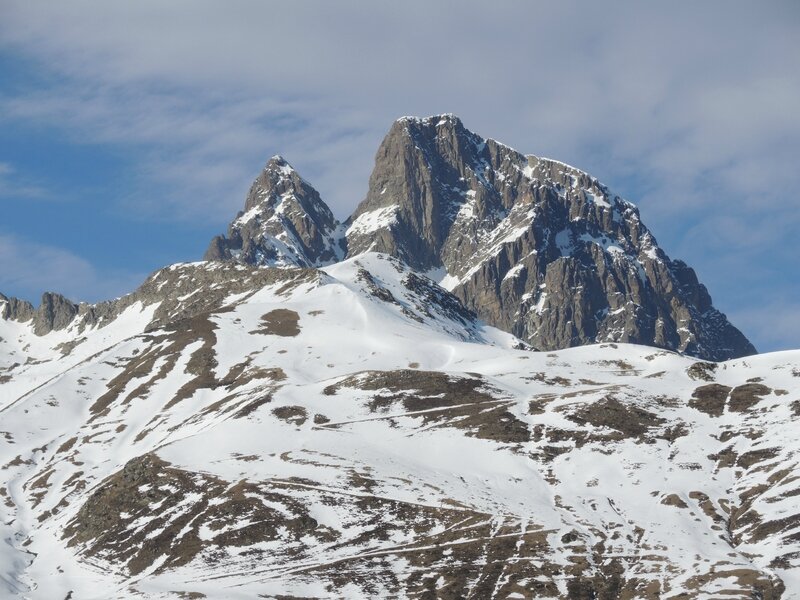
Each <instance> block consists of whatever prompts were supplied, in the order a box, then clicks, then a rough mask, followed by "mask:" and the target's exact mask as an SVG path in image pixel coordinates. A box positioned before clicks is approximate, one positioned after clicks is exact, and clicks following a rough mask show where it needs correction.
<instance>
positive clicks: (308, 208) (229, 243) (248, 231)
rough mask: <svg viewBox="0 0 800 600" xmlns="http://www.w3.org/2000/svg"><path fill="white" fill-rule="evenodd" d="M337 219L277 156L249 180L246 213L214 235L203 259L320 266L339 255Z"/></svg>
mask: <svg viewBox="0 0 800 600" xmlns="http://www.w3.org/2000/svg"><path fill="white" fill-rule="evenodd" d="M338 230H339V223H338V221H337V220H336V219H335V218H334V216H333V214H332V213H331V211H330V209H329V208H328V207H327V205H326V204H325V203H324V202H322V200H321V199H320V197H319V194H318V193H317V191H316V190H315V189H314V188H313V187H311V185H310V184H309V183H308V182H306V181H305V180H304V179H303V178H302V177H300V175H298V173H297V171H295V170H294V169H293V168H292V166H291V165H290V164H289V163H288V162H286V160H285V159H284V158H283V157H281V156H273V157H272V158H271V159H270V160H269V162H268V163H267V165H266V166H265V167H264V170H263V171H262V172H261V173H260V174H259V176H258V177H257V178H256V180H255V181H254V182H253V185H252V187H251V188H250V192H249V193H248V194H247V201H246V202H245V205H244V212H241V213H239V214H238V215H237V217H236V219H234V221H233V222H232V223H231V224H230V226H229V227H228V234H227V236H217V237H215V238H214V239H213V240H212V241H211V244H210V245H209V247H208V250H207V251H206V254H205V260H233V261H236V262H239V263H242V264H250V265H267V266H275V267H285V266H291V267H319V266H322V265H326V264H330V263H332V262H335V261H336V260H338V259H340V258H341V257H342V254H343V250H342V248H341V246H340V236H339V235H338Z"/></svg>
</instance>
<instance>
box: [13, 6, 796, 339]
mask: <svg viewBox="0 0 800 600" xmlns="http://www.w3.org/2000/svg"><path fill="white" fill-rule="evenodd" d="M798 6H800V5H798V4H797V3H796V2H789V1H787V2H775V3H770V5H769V9H767V8H766V7H765V6H763V5H757V4H754V3H747V2H737V1H734V2H704V3H690V2H674V3H648V4H642V3H640V2H628V1H624V2H615V3H589V2H559V3H539V2H537V3H531V2H523V1H517V0H508V1H505V2H498V3H491V4H487V3H486V2H477V1H462V2H455V1H442V2H435V3H434V2H421V1H412V2H403V3H363V2H355V1H344V2H336V3H332V2H323V1H309V2H302V3H299V2H298V3H285V2H284V3H278V2H255V1H241V0H234V1H232V2H228V3H225V4H224V5H222V4H219V3H217V2H210V1H208V2H204V1H193V2H189V1H175V2H170V3H162V2H159V3H156V2H152V1H143V2H136V3H124V4H123V3H106V2H88V1H84V2H81V1H76V2H70V3H59V2H42V3H31V2H25V1H16V0H6V2H4V9H3V12H4V15H3V19H2V23H1V24H0V40H2V42H0V44H1V46H0V47H2V48H4V49H5V51H7V52H13V53H16V54H17V55H20V56H25V57H27V58H28V59H30V60H32V61H34V62H35V64H36V65H38V66H37V68H38V69H41V73H42V74H43V75H42V78H41V81H39V82H38V83H37V84H36V85H31V86H28V87H26V88H25V89H22V90H16V91H14V92H12V93H0V115H4V116H0V119H5V120H7V121H14V122H15V123H20V122H30V123H37V124H43V123H44V124H48V126H50V127H55V128H58V130H59V131H61V132H63V134H64V135H66V136H68V137H70V138H71V139H73V140H74V141H75V143H93V144H105V145H109V146H114V147H123V148H126V149H128V151H129V157H130V158H129V161H130V164H129V168H130V170H131V171H132V172H135V173H136V178H135V181H136V184H135V186H134V187H133V188H132V189H131V190H128V191H127V193H126V194H124V195H120V197H119V198H118V199H117V201H118V202H121V203H122V204H123V205H122V206H121V210H129V211H130V212H131V214H135V215H137V217H136V218H145V219H172V220H175V221H176V222H177V223H180V222H181V221H187V222H189V221H197V220H198V219H200V220H203V219H205V220H208V221H210V222H215V223H219V227H220V229H221V228H222V226H223V224H224V222H225V221H226V220H227V219H228V218H229V217H230V216H231V215H232V213H234V212H235V211H236V210H238V209H239V208H240V207H241V203H242V198H243V194H244V192H245V191H246V188H247V186H248V184H249V182H250V180H252V178H253V177H254V175H255V172H256V171H257V169H258V168H259V167H260V166H261V164H263V162H265V161H266V159H267V158H268V157H269V156H270V155H272V154H275V153H281V154H283V155H284V156H286V157H287V158H288V159H289V160H290V161H291V162H292V163H293V164H294V165H295V167H297V168H298V169H299V170H300V171H301V173H303V174H304V175H305V176H306V177H307V178H308V179H309V180H310V181H311V182H312V183H314V184H315V185H316V187H317V188H318V189H319V190H320V192H321V194H322V196H323V198H325V199H326V201H328V203H329V204H330V205H331V207H332V208H333V210H334V212H335V213H336V214H337V215H338V216H340V217H342V216H346V215H347V214H349V212H350V211H351V210H352V209H353V207H354V206H355V204H356V203H357V202H358V201H359V200H360V199H361V198H362V197H363V195H364V194H365V192H366V186H367V179H368V176H369V171H370V169H371V165H372V157H373V154H374V152H375V150H376V149H377V146H378V143H379V142H380V139H381V137H382V135H383V134H384V133H385V131H386V130H387V129H388V127H389V125H390V124H391V121H392V120H393V119H395V118H397V117H398V116H400V115H403V114H433V113H438V112H455V113H457V114H459V115H460V116H461V117H462V119H463V120H464V122H465V124H466V125H467V126H468V127H470V128H471V129H473V130H475V131H477V132H478V133H481V134H483V135H486V136H491V137H495V138H497V139H500V140H502V141H504V142H506V143H508V144H510V145H512V146H514V147H516V148H518V149H519V150H521V151H523V152H528V153H534V154H540V155H545V156H551V157H554V158H558V159H560V160H564V161H566V162H569V163H571V164H575V165H576V166H579V167H581V168H584V169H586V170H588V171H590V172H592V173H593V174H595V175H596V176H598V177H599V178H601V179H602V180H604V181H605V182H606V183H608V184H609V185H611V187H613V188H615V189H616V190H617V191H618V192H619V193H621V194H622V195H624V196H626V197H628V198H629V199H630V200H632V201H634V202H636V203H638V204H639V205H640V206H641V208H642V212H643V216H644V218H645V220H646V222H647V223H648V224H649V225H650V226H651V228H652V229H653V230H654V231H655V233H656V235H657V236H658V237H659V241H660V242H661V243H662V245H664V246H665V248H666V249H667V250H668V251H669V252H670V253H671V254H673V255H675V256H680V257H682V258H686V259H687V260H688V261H689V262H690V263H691V264H693V265H694V266H696V268H697V269H698V271H699V273H700V275H701V278H702V279H703V280H704V281H706V283H707V284H708V285H709V287H710V289H711V292H712V294H713V295H714V296H715V299H716V300H717V303H718V304H720V305H721V308H722V309H723V310H729V312H735V311H740V312H741V314H745V311H750V310H753V311H758V310H759V308H758V307H757V306H756V305H754V304H753V300H752V299H751V296H752V294H751V293H750V290H751V289H752V287H753V286H755V285H758V286H762V289H767V290H771V293H773V294H774V295H776V296H781V297H792V296H793V295H796V292H800V290H798V289H797V286H798V284H797V281H796V280H797V279H798V278H797V276H796V273H797V271H796V267H794V269H795V270H794V271H793V273H794V274H795V276H794V277H789V278H788V279H790V281H786V282H782V281H780V277H778V278H777V279H776V278H774V277H773V275H772V274H771V275H769V277H766V276H765V268H766V267H765V265H769V263H776V264H779V265H783V266H784V274H785V273H786V269H790V268H792V267H793V266H794V265H795V264H796V261H797V259H798V258H800V256H799V255H798V250H797V245H796V243H794V241H793V235H794V234H793V232H794V231H795V230H796V228H797V227H798V225H800V201H798V198H797V192H796V190H798V189H800V170H799V169H797V168H796V165H795V163H796V157H797V156H798V154H800V118H798V116H797V107H798V106H800V75H798V72H800V68H798V67H799V66H800V65H798V64H797V57H798V56H800V9H799V8H798ZM178 226H179V225H178ZM766 270H767V271H769V269H768V268H766ZM747 314H750V313H747ZM776 319H777V317H776ZM751 322H753V323H755V322H756V321H751ZM776 323H777V321H776V322H774V323H773V326H774V325H776ZM746 333H748V334H749V335H751V336H752V337H754V338H755V340H756V342H758V339H759V334H758V332H753V331H746ZM764 339H767V338H764ZM771 343H772V342H770V344H771ZM795 345H798V344H797V343H796V344H795Z"/></svg>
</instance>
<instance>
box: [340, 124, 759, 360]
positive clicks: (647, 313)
mask: <svg viewBox="0 0 800 600" xmlns="http://www.w3.org/2000/svg"><path fill="white" fill-rule="evenodd" d="M347 226H348V229H347V234H346V235H347V246H348V255H349V256H353V255H356V254H359V253H361V252H365V251H368V250H371V251H377V252H385V253H388V254H392V255H394V256H397V257H399V258H401V259H402V260H403V261H405V262H406V263H407V264H409V265H410V266H411V267H413V268H415V269H417V270H419V271H422V272H426V273H428V275H429V276H431V277H432V278H434V279H436V280H437V281H438V282H439V283H441V284H442V286H443V287H445V288H447V289H449V290H451V291H452V292H453V293H454V294H455V295H456V296H457V297H458V298H459V299H461V301H462V302H463V303H464V304H465V305H466V306H467V307H468V308H470V309H472V310H474V311H476V312H477V313H478V315H479V316H481V317H482V318H483V319H485V320H486V321H487V322H489V323H490V324H492V325H495V326H496V327H499V328H501V329H504V330H506V331H510V332H512V333H514V334H515V335H517V336H518V337H520V338H522V339H523V340H525V341H527V342H529V343H530V344H531V345H532V346H534V347H535V348H538V349H541V350H553V349H558V348H565V347H570V346H577V345H582V344H590V343H594V342H631V343H638V344H647V345H652V346H657V347H661V348H668V349H671V350H678V351H681V352H685V353H687V354H691V355H694V356H698V357H701V358H705V359H711V360H725V359H729V358H732V357H738V356H744V355H748V354H753V353H755V352H756V350H755V348H754V347H753V345H752V344H750V342H749V341H748V340H747V339H746V338H745V337H744V336H743V335H742V333H741V332H740V331H739V330H738V329H736V328H735V327H734V326H733V325H731V324H730V323H729V322H728V320H727V319H726V317H725V315H723V314H722V313H720V312H719V311H718V310H716V309H715V308H714V307H713V306H712V304H711V298H710V296H709V294H708V291H707V290H706V288H705V286H703V285H702V284H700V283H699V282H698V281H697V277H696V275H695V273H694V271H693V270H692V269H691V268H690V267H688V266H687V265H686V264H685V263H683V262H681V261H673V260H670V258H669V257H667V256H666V254H665V253H664V252H663V251H662V250H661V249H660V248H659V247H658V245H657V243H656V240H655V238H654V237H653V236H652V234H651V233H650V232H649V231H648V230H647V228H646V227H645V226H644V224H643V223H642V222H641V220H640V219H639V211H638V210H637V208H636V207H635V206H634V205H632V204H631V203H629V202H627V201H625V200H623V199H621V198H620V197H619V196H617V195H615V194H614V193H613V192H611V191H610V190H609V189H608V188H607V187H606V186H604V185H603V184H601V183H600V182H599V181H598V180H597V179H595V178H594V177H592V176H590V175H588V174H586V173H584V172H582V171H580V170H578V169H575V168H573V167H571V166H569V165H566V164H564V163H561V162H558V161H554V160H550V159H546V158H540V157H536V156H532V155H529V156H525V155H522V154H520V153H519V152H517V151H515V150H513V149H511V148H509V147H507V146H504V145H503V144H500V143H498V142H496V141H494V140H491V139H483V138H481V137H480V136H478V135H476V134H474V133H472V132H471V131H469V130H467V129H466V128H465V127H464V126H463V124H462V123H461V121H460V120H459V119H458V118H457V117H455V116H452V115H442V116H437V117H430V118H424V119H419V118H410V117H405V118H402V119H400V120H398V121H396V122H395V123H394V125H393V126H392V128H391V130H390V131H389V133H388V135H387V136H386V138H385V139H384V140H383V142H382V144H381V146H380V148H379V149H378V153H377V155H376V158H375V168H374V170H373V172H372V176H371V177H370V184H369V191H368V193H367V197H366V199H365V200H364V201H363V202H362V203H361V204H360V205H359V207H358V208H357V209H356V211H355V213H354V214H353V216H352V217H351V218H350V219H349V220H348V222H347Z"/></svg>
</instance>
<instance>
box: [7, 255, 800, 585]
mask: <svg viewBox="0 0 800 600" xmlns="http://www.w3.org/2000/svg"><path fill="white" fill-rule="evenodd" d="M206 268H208V267H207V265H206V264H204V263H197V264H193V265H184V266H181V267H179V268H178V269H177V271H176V273H180V275H179V276H180V277H189V278H191V277H192V273H194V272H196V271H200V270H203V269H206ZM301 274H302V277H301V276H300V275H301ZM409 281H410V280H409V273H408V272H407V271H406V270H405V269H404V268H403V267H401V266H400V265H399V264H398V263H396V262H395V261H393V260H390V259H387V258H385V257H383V256H381V255H376V254H367V255H363V256H359V257H357V258H355V259H350V260H348V261H345V262H342V263H339V264H336V265H334V266H331V267H328V268H325V269H324V270H323V272H322V273H320V274H319V275H318V276H316V277H308V275H307V272H303V271H298V278H297V282H296V284H294V285H289V284H287V283H286V281H281V282H278V283H276V284H274V285H268V286H266V287H260V288H255V289H252V290H248V291H245V292H243V293H237V294H235V295H234V294H230V295H229V297H228V298H227V299H226V300H225V301H224V302H222V303H219V304H217V305H215V306H214V307H213V308H212V309H210V310H207V311H205V312H203V313H202V314H199V315H197V314H191V311H190V310H189V309H186V313H185V314H183V315H182V316H183V317H186V319H185V321H181V322H180V323H179V324H178V326H177V327H173V328H171V329H163V328H159V327H155V328H148V327H147V326H148V325H149V324H150V323H151V321H152V320H153V318H154V314H155V312H156V310H157V308H158V305H157V304H155V303H154V304H149V305H148V304H147V303H146V302H137V303H134V304H132V305H131V306H130V307H129V308H127V309H126V310H125V311H123V312H122V313H121V314H120V316H119V317H118V318H117V319H116V320H114V321H113V322H112V323H110V324H107V325H105V326H103V327H95V328H90V329H87V330H85V331H83V332H80V333H79V332H78V331H77V330H76V329H75V327H72V328H71V329H68V330H65V331H60V332H53V333H51V334H48V335H47V336H43V337H37V336H35V335H33V333H32V332H31V329H30V324H20V323H15V322H8V321H0V338H2V341H0V465H2V470H3V482H2V484H1V485H2V487H0V494H1V496H0V516H1V517H2V519H0V522H2V525H0V534H1V535H0V540H1V541H0V597H3V598H5V597H26V598H36V599H39V598H41V599H53V598H56V599H61V598H65V597H70V598H72V599H73V600H78V599H84V598H97V599H100V598H103V599H105V598H127V597H131V598H136V597H141V598H180V597H190V596H188V594H189V593H198V594H205V595H206V596H208V597H211V598H253V597H257V596H258V595H259V594H261V595H263V596H264V597H276V596H281V597H287V596H288V597H291V596H296V597H325V598H361V597H425V596H424V593H426V590H427V592H429V593H431V594H433V596H430V597H435V596H436V595H448V594H449V595H450V597H467V596H469V594H470V593H472V597H475V598H492V597H493V598H531V597H567V596H568V594H570V593H573V592H574V589H573V588H571V587H570V586H573V585H575V582H579V581H581V578H584V579H583V580H586V581H588V580H590V579H591V578H592V577H600V578H601V579H602V578H603V577H606V578H607V577H608V574H609V573H610V572H612V571H613V570H614V569H619V572H620V573H621V577H622V580H623V582H625V581H628V582H630V581H634V582H635V586H636V587H635V588H631V589H635V590H636V591H635V593H634V595H633V596H631V597H643V598H645V597H652V598H656V597H663V598H678V597H682V598H745V597H746V598H749V597H751V595H750V594H751V593H752V592H753V590H758V589H760V590H764V589H768V587H767V586H769V585H772V586H773V587H774V589H779V588H780V586H781V585H783V586H785V591H784V592H783V597H784V598H797V597H800V576H798V561H799V560H800V559H798V556H800V555H798V552H800V542H798V533H799V532H800V517H798V515H799V514H800V500H798V499H799V498H800V495H798V490H800V478H798V476H797V474H796V464H797V451H798V447H799V446H800V442H798V436H797V429H796V426H795V422H796V419H797V415H798V412H800V386H799V385H798V383H800V352H783V353H775V354H767V355H761V356H757V357H750V358H747V359H740V360H736V361H730V362H727V363H720V364H719V365H717V366H716V367H713V366H711V365H707V366H705V367H703V366H699V367H698V366H697V365H696V363H697V361H696V360H695V359H691V358H688V357H683V356H679V355H676V354H673V353H669V352H664V351H659V350H656V349H653V348H648V347H641V346H631V345H623V344H620V345H600V346H597V345H596V346H587V347H581V348H575V349H570V350H564V351H560V352H554V353H536V352H530V351H527V350H518V349H514V348H515V347H521V346H519V342H518V340H516V339H515V338H513V337H512V336H510V335H508V334H505V333H503V332H500V331H498V330H496V329H493V328H490V327H487V326H484V325H482V324H481V323H479V322H476V321H474V320H472V319H470V318H465V317H464V315H463V314H459V313H457V312H454V310H453V309H452V307H449V305H447V302H446V299H443V298H438V299H437V298H434V297H433V296H431V294H434V292H435V290H436V289H437V288H435V287H431V288H428V287H425V286H424V285H421V284H419V283H417V284H416V285H410V284H409ZM167 285H171V284H167ZM432 290H433V291H432ZM200 294H202V292H201V293H200ZM191 300H192V298H189V297H187V298H186V300H185V302H187V303H188V302H190V301H191ZM175 314H176V315H178V314H180V311H179V310H177V309H176V312H175ZM176 318H178V317H176ZM146 329H147V331H146V332H145V330H146ZM76 338H85V340H83V341H82V342H81V343H79V344H78V345H77V346H75V347H74V348H73V349H72V350H71V351H70V352H68V353H66V354H65V353H64V347H63V346H60V345H61V344H63V343H65V342H68V341H70V340H74V339H76ZM387 372H389V373H388V374H387ZM431 373H432V374H431ZM436 373H441V374H444V375H443V376H441V377H440V378H438V379H437V375H436ZM404 381H408V382H411V384H409V385H410V386H411V387H408V386H405V387H404V385H403V382H404ZM376 382H378V383H377V384H376ZM380 382H388V383H385V386H384V387H380V386H381V385H384V384H383V383H380ZM429 384H430V385H431V386H432V387H430V389H427V388H426V389H422V388H425V386H428V385H429ZM712 385H716V386H718V387H716V388H713V389H712V388H708V387H706V388H704V389H706V391H707V392H708V391H709V390H712V391H713V390H716V393H717V396H718V401H717V404H714V401H708V402H705V401H704V402H705V403H704V402H701V401H699V400H698V399H697V398H695V399H693V394H696V390H697V389H698V388H701V387H702V386H712ZM737 386H738V387H737ZM741 386H749V387H741ZM471 390H472V391H471ZM720 390H722V391H720ZM725 390H727V391H725ZM736 390H739V392H736ZM748 391H749V392H752V393H748ZM709 393H710V392H709ZM598 407H599V408H598ZM717 409H718V411H717ZM715 411H717V412H718V414H716V412H715ZM148 453H153V454H152V456H154V457H156V458H157V459H159V460H160V461H164V464H167V465H168V466H166V467H160V468H161V469H162V471H161V473H162V474H163V473H168V475H169V476H168V477H166V476H165V478H164V479H163V480H158V481H155V482H154V483H153V482H151V483H145V484H142V485H141V486H140V489H139V488H136V489H134V488H131V489H132V490H134V491H132V492H130V494H133V495H136V494H141V495H142V496H141V497H142V498H144V499H145V504H143V505H142V506H141V507H139V508H137V506H133V505H132V506H133V507H132V508H130V507H129V508H125V509H124V510H123V509H122V508H120V509H118V510H117V514H112V516H111V517H109V518H110V519H111V520H109V521H108V523H110V524H113V525H114V527H119V531H120V532H121V533H119V534H118V538H117V539H114V540H110V541H109V540H106V542H104V544H105V545H101V544H99V542H97V541H96V540H95V539H94V538H86V539H84V538H81V537H80V536H81V535H82V534H80V533H76V531H78V532H79V531H80V530H81V528H84V529H86V528H87V527H88V528H89V529H90V528H91V527H90V526H93V525H92V523H94V521H92V523H88V525H87V521H86V518H87V516H86V511H85V510H84V512H83V513H81V509H82V507H84V506H87V502H88V503H89V504H88V506H94V504H91V502H93V500H92V498H93V494H95V493H97V492H98V490H100V491H104V493H105V492H107V491H108V489H109V488H108V481H111V480H107V478H109V477H116V478H117V479H113V482H114V483H115V485H125V480H124V478H122V479H120V477H121V476H120V475H119V472H120V470H121V469H122V468H123V467H124V466H125V465H126V463H128V462H129V461H131V460H133V459H137V458H138V457H142V456H144V455H146V454H148ZM159 464H161V463H159ZM159 482H160V483H159ZM137 485H138V484H137ZM148 486H150V487H148ZM159 486H160V487H159ZM156 488H158V490H160V491H158V493H157V494H155V495H154V496H153V498H155V499H154V500H153V501H152V503H151V504H147V500H146V498H147V495H146V494H147V493H148V492H151V491H153V490H156ZM130 494H129V495H128V496H130ZM137 497H138V496H137ZM128 499H130V498H129V497H126V498H125V500H126V501H127V500H128ZM98 506H99V505H98ZM126 506H127V505H126ZM226 507H239V508H240V509H241V507H247V510H246V511H245V512H244V513H242V512H241V511H239V512H235V511H234V512H232V513H230V514H228V513H226V512H225V510H224V509H225V508H226ZM111 509H113V507H111ZM137 510H139V511H140V512H138V513H136V512H135V511H137ZM112 512H113V510H112ZM265 514H270V515H273V517H272V518H271V520H270V521H269V523H266V522H262V523H260V522H259V521H258V519H259V518H261V519H262V520H263V515H265ZM186 515H191V518H189V517H188V516H187V517H186V518H184V516H186ZM259 515H261V517H259ZM91 517H92V518H93V519H100V518H101V517H102V518H106V515H104V514H100V512H97V513H96V514H94V515H91ZM181 519H183V520H181ZM170 523H173V524H175V523H177V524H179V526H176V527H175V530H174V531H172V530H169V526H170ZM76 524H78V526H76ZM267 525H268V526H267ZM110 526H111V525H109V527H110ZM237 531H238V532H241V535H238V534H237ZM245 532H247V535H245ZM186 540H195V541H192V543H191V544H189V543H187V542H186ZM223 540H225V541H223ZM156 542H158V543H157V544H156ZM181 543H184V545H183V546H180V544H181ZM147 544H152V546H147ZM179 546H180V548H181V550H180V552H178V550H176V548H178V547H179ZM145 547H148V548H149V547H152V548H158V549H159V550H160V551H163V555H157V556H152V557H151V556H145V555H144V554H145V553H143V551H142V549H143V548H145ZM137 557H138V558H137ZM131 560H135V561H138V562H135V564H136V565H138V567H137V569H138V571H137V572H136V573H135V574H131V565H132V564H134V563H129V561H131ZM632 585H633V584H632ZM759 586H761V587H759ZM571 590H573V591H571ZM70 593H71V594H72V595H71V596H69V594H70ZM682 593H685V594H686V595H685V596H681V595H680V594H682ZM181 594H183V595H181ZM197 597H199V596H197ZM776 597H777V596H776Z"/></svg>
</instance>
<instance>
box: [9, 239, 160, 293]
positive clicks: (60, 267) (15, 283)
mask: <svg viewBox="0 0 800 600" xmlns="http://www.w3.org/2000/svg"><path fill="white" fill-rule="evenodd" d="M0 265H2V267H1V268H0V292H5V293H6V295H11V294H10V293H9V292H8V291H9V290H12V289H13V290H14V295H19V296H22V297H23V298H25V299H26V300H30V301H32V302H34V304H38V299H39V296H40V295H41V294H42V293H43V292H46V291H55V292H59V293H61V294H63V295H65V296H67V297H68V298H70V299H72V300H74V301H88V302H95V301H99V300H107V299H109V298H115V297H118V296H121V295H123V294H126V293H128V292H130V291H133V290H134V289H135V288H136V286H138V285H139V284H140V283H141V282H142V281H144V279H145V276H144V275H143V274H139V273H124V272H116V271H111V272H108V271H103V270H99V269H97V268H96V267H95V266H93V265H92V264H91V263H90V262H89V261H87V260H85V259H83V258H81V257H79V256H76V255H75V254H73V253H72V252H69V251H68V250H64V249H63V248H57V247H54V246H48V245H45V244H39V243H36V242H31V241H29V240H24V239H22V238H19V237H17V236H14V235H8V234H0Z"/></svg>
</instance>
